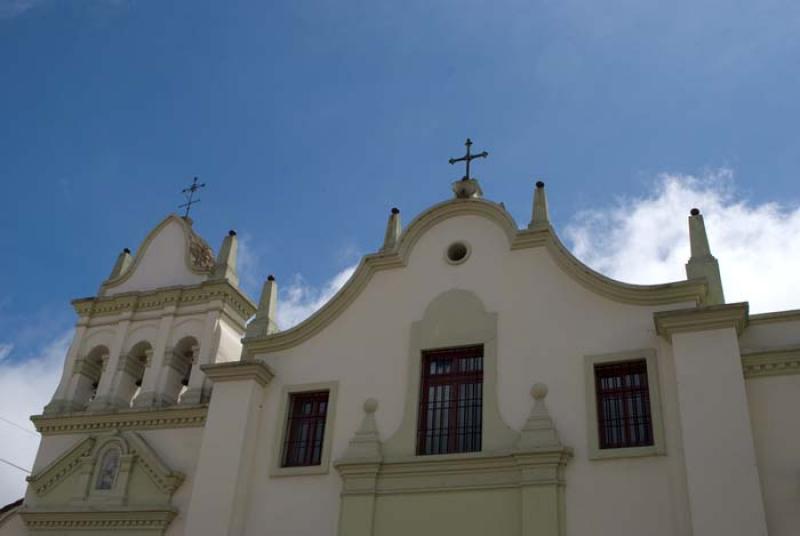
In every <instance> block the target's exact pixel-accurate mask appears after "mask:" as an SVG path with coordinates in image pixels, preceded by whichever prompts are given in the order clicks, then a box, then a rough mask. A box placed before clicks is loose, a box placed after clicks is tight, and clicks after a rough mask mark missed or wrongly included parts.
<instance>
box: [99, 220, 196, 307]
mask: <svg viewBox="0 0 800 536" xmlns="http://www.w3.org/2000/svg"><path fill="white" fill-rule="evenodd" d="M187 247H188V245H187V240H186V235H185V233H184V230H183V229H182V228H181V224H180V223H178V222H177V221H175V220H170V221H168V222H167V224H166V225H165V226H164V227H163V228H162V229H161V230H160V232H158V233H157V234H156V235H155V236H154V237H153V239H152V240H151V241H150V243H149V244H148V245H147V248H146V250H145V251H144V252H143V253H144V256H143V257H142V258H141V259H138V261H139V262H138V263H137V265H136V266H135V267H134V268H135V269H134V271H133V273H132V274H131V276H130V277H129V278H128V279H127V280H126V281H125V282H124V283H122V284H121V285H118V286H115V287H112V288H110V289H108V290H107V291H106V295H108V296H113V295H115V294H121V293H123V292H131V291H134V290H152V289H156V288H163V287H172V286H177V285H196V284H198V283H201V282H203V281H204V280H205V276H203V275H200V274H196V273H193V272H192V271H191V270H189V267H188V266H187V265H186V251H187ZM138 255H142V252H137V256H138Z"/></svg>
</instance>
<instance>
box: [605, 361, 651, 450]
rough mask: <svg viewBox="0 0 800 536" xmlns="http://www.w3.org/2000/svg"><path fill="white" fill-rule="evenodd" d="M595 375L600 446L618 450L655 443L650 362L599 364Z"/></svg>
mask: <svg viewBox="0 0 800 536" xmlns="http://www.w3.org/2000/svg"><path fill="white" fill-rule="evenodd" d="M594 378H595V391H596V394H597V432H598V435H599V438H598V439H599V441H598V443H599V447H600V448H601V449H616V448H628V447H645V446H649V445H652V444H653V422H652V416H651V412H650V392H649V387H648V383H647V361H645V360H644V359H641V360H635V361H621V362H617V363H602V364H597V365H595V366H594Z"/></svg>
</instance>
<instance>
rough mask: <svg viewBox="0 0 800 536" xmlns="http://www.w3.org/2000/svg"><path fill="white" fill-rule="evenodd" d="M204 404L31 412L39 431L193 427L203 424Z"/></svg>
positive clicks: (75, 431)
mask: <svg viewBox="0 0 800 536" xmlns="http://www.w3.org/2000/svg"><path fill="white" fill-rule="evenodd" d="M207 413H208V406H207V405H205V404H204V405H200V406H190V407H181V406H177V407H171V408H159V409H130V410H127V409H125V410H119V411H115V412H109V413H90V412H83V413H70V414H66V415H34V416H33V417H31V421H32V422H33V424H34V426H36V430H37V431H38V432H39V433H41V434H42V435H54V434H76V433H84V432H100V431H107V430H151V429H158V428H196V427H201V426H204V425H205V422H206V414H207Z"/></svg>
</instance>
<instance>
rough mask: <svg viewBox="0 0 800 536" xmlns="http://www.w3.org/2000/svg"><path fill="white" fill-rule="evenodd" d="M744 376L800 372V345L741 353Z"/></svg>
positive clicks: (754, 376)
mask: <svg viewBox="0 0 800 536" xmlns="http://www.w3.org/2000/svg"><path fill="white" fill-rule="evenodd" d="M742 368H743V369H744V377H745V378H763V377H766V376H786V375H792V374H800V346H790V347H785V348H779V349H772V350H761V351H754V352H746V353H742Z"/></svg>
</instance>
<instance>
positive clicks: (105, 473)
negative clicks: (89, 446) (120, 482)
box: [95, 448, 119, 489]
mask: <svg viewBox="0 0 800 536" xmlns="http://www.w3.org/2000/svg"><path fill="white" fill-rule="evenodd" d="M117 471H119V449H117V448H112V449H109V450H107V451H106V453H105V454H104V455H103V458H102V459H101V460H100V469H99V470H98V472H97V482H96V483H95V489H111V488H112V487H113V486H114V479H116V477H117Z"/></svg>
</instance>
